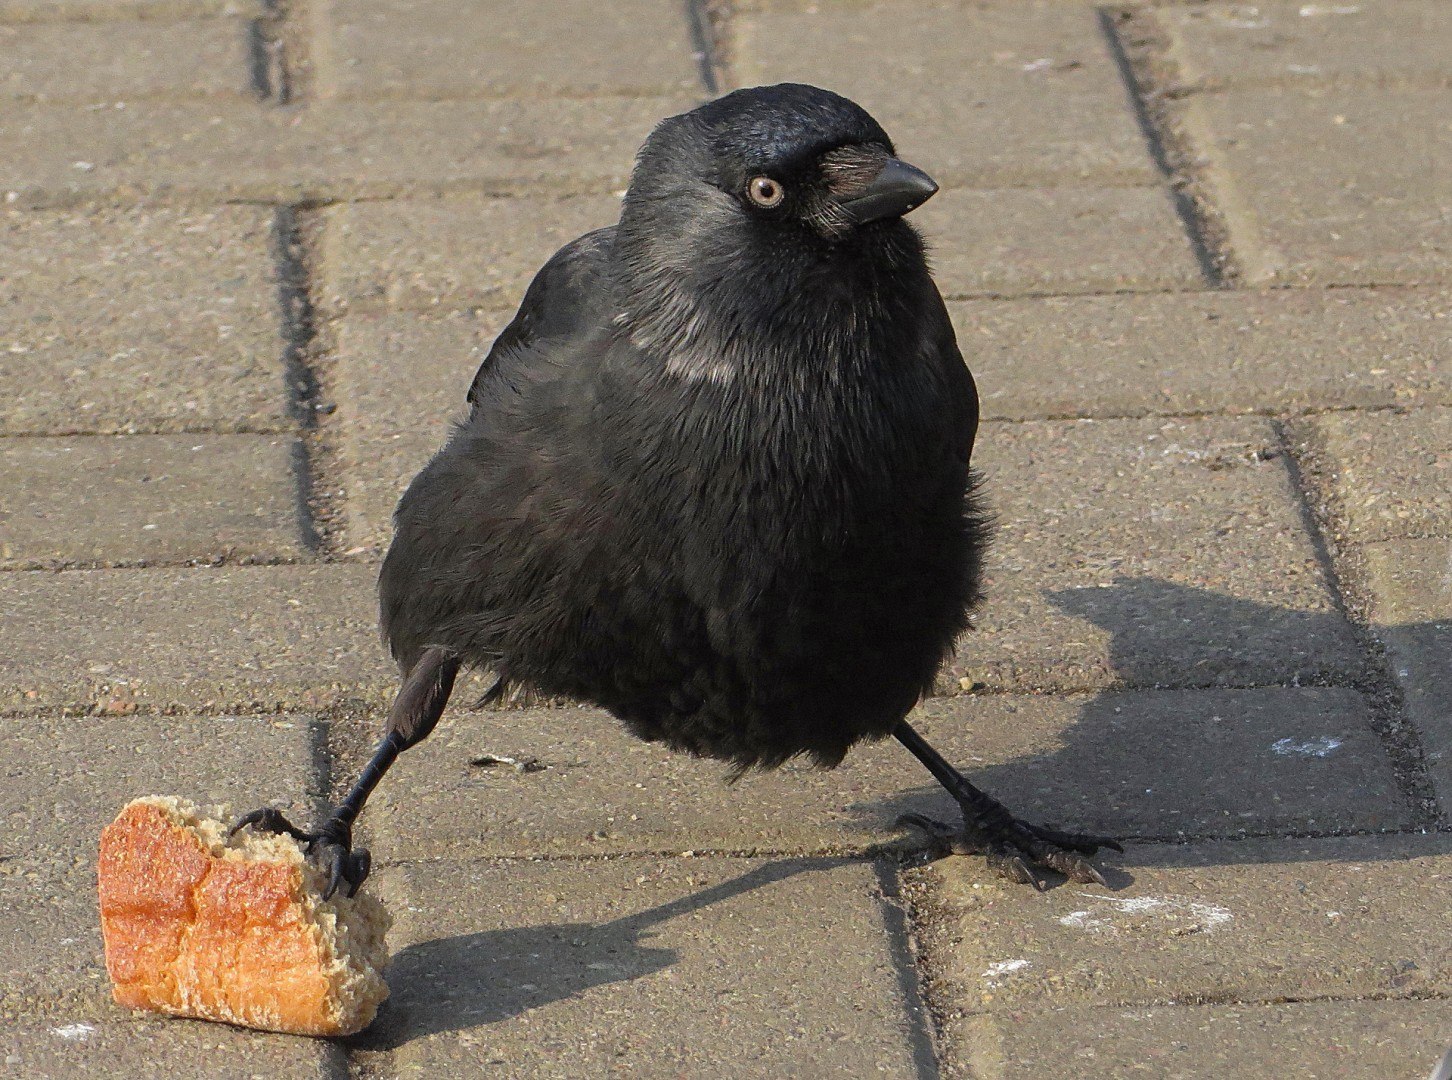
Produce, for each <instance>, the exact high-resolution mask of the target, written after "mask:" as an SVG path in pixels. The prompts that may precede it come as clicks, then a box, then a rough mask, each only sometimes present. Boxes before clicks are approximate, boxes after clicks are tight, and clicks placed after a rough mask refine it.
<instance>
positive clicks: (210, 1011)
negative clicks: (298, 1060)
mask: <svg viewBox="0 0 1452 1080" xmlns="http://www.w3.org/2000/svg"><path fill="white" fill-rule="evenodd" d="M98 878H99V885H100V900H101V931H102V935H103V937H104V939H105V944H106V969H107V971H108V972H109V974H110V976H111V980H112V983H113V984H114V993H115V997H116V1000H117V1002H119V1003H120V1004H122V1005H126V1006H129V1007H131V1008H137V1009H148V1010H151V1011H154V1012H163V1013H170V1014H172V1015H176V1016H190V1017H196V1018H199V1019H204V1020H220V1021H224V1022H226V1023H230V1024H238V1025H241V1026H243V1027H252V1028H261V1029H265V1030H269V1031H283V1032H290V1033H293V1034H299V1035H349V1034H352V1033H354V1032H356V1031H360V1030H362V1029H363V1028H364V1027H366V1026H367V1025H368V1024H369V1023H370V1022H371V1021H372V1020H373V1017H374V1015H375V1013H376V1012H377V1009H378V1005H379V1003H381V1002H382V1001H383V999H384V998H386V997H387V996H388V987H387V984H386V983H385V982H384V981H383V978H382V975H381V974H380V972H379V969H380V968H381V967H382V966H384V964H386V957H387V952H386V947H385V946H384V943H383V934H384V931H385V930H386V928H387V923H388V918H387V915H386V914H385V913H384V912H383V910H382V907H381V905H380V904H379V903H378V901H377V900H375V899H373V898H372V897H369V896H364V895H360V896H358V897H356V898H352V899H349V898H347V897H335V898H334V899H333V900H331V901H326V902H325V901H323V900H322V899H321V897H320V895H319V886H320V884H321V875H320V874H319V872H318V871H317V870H316V869H315V868H314V867H312V866H311V865H309V864H308V863H307V860H306V859H305V858H304V857H303V853H302V851H301V849H300V848H299V847H298V845H297V843H296V842H295V841H293V840H292V839H290V838H287V837H278V836H271V835H269V836H263V837H248V838H241V839H239V840H237V841H232V842H229V841H227V840H226V839H225V835H224V833H223V832H222V829H221V827H220V826H219V825H218V824H217V823H216V822H212V821H208V820H206V819H203V818H200V817H199V816H198V815H197V813H196V809H195V807H192V806H190V804H186V803H183V802H182V801H180V800H174V799H161V798H152V799H138V800H136V801H134V802H132V803H130V804H129V805H128V806H126V807H125V809H123V810H122V811H121V813H120V815H119V816H118V817H117V818H116V820H115V821H113V822H112V823H111V824H110V825H108V826H107V827H106V829H105V830H104V831H103V833H102V834H101V853H100V863H99V867H98Z"/></svg>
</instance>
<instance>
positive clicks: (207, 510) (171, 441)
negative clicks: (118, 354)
mask: <svg viewBox="0 0 1452 1080" xmlns="http://www.w3.org/2000/svg"><path fill="white" fill-rule="evenodd" d="M295 450H296V444H295V442H294V440H292V439H290V438H286V437H280V436H274V435H117V436H110V435H103V436H89V437H83V438H59V439H56V438H38V439H3V440H0V567H3V568H7V569H10V568H15V567H25V566H44V565H59V564H65V563H78V562H79V563H103V564H104V563H128V562H140V561H179V560H184V559H197V560H211V559H219V558H232V559H281V558H296V557H299V556H302V555H304V554H306V549H305V548H304V546H303V543H302V529H301V525H300V522H299V516H298V495H297V490H296V485H295V483H294V478H293V471H294V460H293V457H294V453H295Z"/></svg>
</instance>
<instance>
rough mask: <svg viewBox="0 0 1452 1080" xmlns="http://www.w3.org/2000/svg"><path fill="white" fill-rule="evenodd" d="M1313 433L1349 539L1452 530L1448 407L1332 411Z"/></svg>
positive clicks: (1451, 411)
mask: <svg viewBox="0 0 1452 1080" xmlns="http://www.w3.org/2000/svg"><path fill="white" fill-rule="evenodd" d="M1314 430H1315V433H1316V434H1317V435H1318V436H1319V438H1320V440H1321V442H1322V444H1323V445H1324V447H1325V450H1326V453H1327V457H1328V460H1327V465H1328V466H1329V468H1330V471H1331V474H1332V483H1333V484H1334V487H1335V491H1336V494H1337V500H1336V503H1337V508H1338V509H1339V510H1340V511H1341V516H1343V517H1344V519H1345V521H1344V525H1345V528H1346V530H1347V532H1348V533H1349V534H1350V535H1351V536H1352V537H1353V538H1355V539H1357V540H1387V539H1391V538H1393V537H1399V536H1448V535H1452V409H1449V408H1440V409H1416V410H1414V411H1412V412H1407V413H1393V412H1375V413H1354V412H1353V413H1343V414H1333V415H1327V416H1322V417H1318V418H1317V419H1316V421H1315V426H1314Z"/></svg>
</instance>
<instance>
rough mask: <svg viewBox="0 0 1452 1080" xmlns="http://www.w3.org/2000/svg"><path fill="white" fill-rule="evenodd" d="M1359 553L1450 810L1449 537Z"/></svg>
mask: <svg viewBox="0 0 1452 1080" xmlns="http://www.w3.org/2000/svg"><path fill="white" fill-rule="evenodd" d="M1360 553H1361V555H1362V556H1363V557H1364V559H1365V561H1366V567H1367V578H1368V582H1369V584H1370V587H1371V594H1372V598H1371V612H1370V616H1371V621H1372V628H1373V630H1374V632H1375V633H1376V635H1377V637H1378V638H1380V639H1381V641H1382V642H1383V643H1384V644H1385V645H1386V646H1387V649H1388V650H1389V652H1390V654H1391V662H1392V673H1393V675H1394V676H1395V677H1396V680H1397V682H1398V684H1399V685H1400V686H1401V690H1402V694H1403V696H1404V701H1405V706H1406V711H1407V718H1408V719H1409V720H1410V721H1411V722H1412V723H1413V724H1414V725H1415V727H1416V731H1417V735H1418V737H1419V738H1420V740H1421V745H1422V750H1423V753H1424V754H1425V755H1426V761H1427V769H1428V772H1429V773H1430V774H1431V778H1432V783H1433V785H1434V787H1435V788H1436V791H1437V795H1438V797H1439V798H1440V799H1441V801H1442V807H1443V811H1442V812H1443V814H1444V815H1446V814H1447V813H1448V812H1449V808H1452V541H1449V540H1433V539H1424V540H1397V541H1388V542H1386V543H1381V544H1367V545H1366V546H1365V547H1364V548H1362V549H1361V552H1360Z"/></svg>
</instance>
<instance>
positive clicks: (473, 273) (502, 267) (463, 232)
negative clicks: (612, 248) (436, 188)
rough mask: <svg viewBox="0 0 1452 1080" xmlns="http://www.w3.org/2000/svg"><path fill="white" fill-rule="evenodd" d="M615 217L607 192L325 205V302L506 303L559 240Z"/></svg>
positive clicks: (343, 307) (355, 307) (349, 305)
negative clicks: (328, 207)
mask: <svg viewBox="0 0 1452 1080" xmlns="http://www.w3.org/2000/svg"><path fill="white" fill-rule="evenodd" d="M619 217H620V200H619V199H618V198H617V197H615V196H614V195H607V194H601V195H595V196H584V197H580V198H573V199H551V198H529V197H526V198H518V199H501V198H488V197H483V196H477V195H475V196H462V197H458V198H451V199H391V200H387V201H384V202H363V203H351V204H347V205H344V206H338V207H334V208H333V209H331V210H330V211H329V212H328V215H327V219H326V221H327V224H326V227H325V228H324V231H323V304H324V306H325V308H326V309H327V310H328V311H329V312H330V313H332V314H340V313H342V312H345V311H364V310H372V309H374V308H380V307H385V308H434V307H442V308H466V307H480V306H482V307H490V308H495V307H497V308H501V309H513V308H515V307H517V306H518V304H519V301H520V300H522V299H523V298H524V290H525V289H526V288H527V287H528V286H529V283H530V281H531V280H532V279H533V277H534V275H535V272H536V271H538V270H539V268H540V267H541V266H543V265H544V263H545V260H547V259H548V258H549V257H550V256H551V255H553V254H554V253H555V252H556V251H558V250H559V249H560V248H562V247H564V246H565V244H567V243H569V242H570V241H571V240H573V239H575V238H576V237H577V236H580V235H582V234H584V233H587V232H589V231H590V230H592V229H598V228H601V227H603V226H606V225H613V224H615V222H616V221H617V220H618V219H619Z"/></svg>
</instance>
